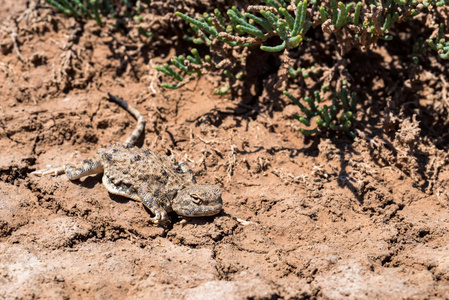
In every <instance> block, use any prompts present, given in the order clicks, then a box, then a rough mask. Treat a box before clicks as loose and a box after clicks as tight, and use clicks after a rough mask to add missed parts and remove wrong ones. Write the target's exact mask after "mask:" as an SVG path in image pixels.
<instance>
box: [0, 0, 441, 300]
mask: <svg viewBox="0 0 449 300" xmlns="http://www.w3.org/2000/svg"><path fill="white" fill-rule="evenodd" d="M8 3H9V4H11V3H12V1H9V2H8V1H5V0H3V1H1V2H0V4H1V5H5V9H4V11H3V12H1V14H0V16H1V18H2V21H1V22H2V23H3V25H4V28H3V31H2V33H3V35H2V36H1V37H0V50H1V51H0V95H1V101H0V298H5V299H15V298H17V299H36V298H42V299H61V298H64V299H87V298H93V299H124V298H132V299H163V298H168V297H172V298H174V299H177V298H178V299H179V298H182V299H279V298H280V299H316V298H317V299H343V298H344V299H393V298H394V299H447V298H449V234H448V231H449V214H448V201H449V191H448V189H447V186H448V183H449V166H448V163H449V157H448V154H447V149H448V142H447V135H446V136H445V135H444V133H445V130H447V127H444V126H441V128H437V129H435V130H437V131H436V133H435V134H434V135H432V134H431V133H432V132H433V131H431V129H429V128H430V127H426V126H427V125H426V124H430V123H431V121H428V120H429V119H430V118H431V117H430V116H429V115H430V114H431V113H434V114H437V112H435V111H437V110H436V109H435V111H432V110H426V111H427V113H424V112H423V111H424V109H423V108H422V107H424V108H425V107H426V106H425V105H429V107H433V106H436V107H437V104H438V103H440V102H438V101H441V99H442V96H441V95H442V94H441V93H442V89H443V87H442V86H441V85H439V84H438V83H436V82H437V81H436V80H434V79H426V78H428V77H425V75H426V74H427V75H428V73H429V72H430V73H432V72H433V73H434V75H436V76H437V77H438V76H439V75H438V70H442V69H443V70H444V69H445V68H446V67H447V63H446V65H441V64H442V62H441V61H436V59H434V61H432V64H433V65H432V66H433V69H431V71H429V69H425V68H424V69H421V70H420V72H421V73H420V74H419V76H420V78H424V79H422V80H421V84H422V88H421V89H420V91H418V92H417V93H416V97H417V98H418V102H419V103H424V104H422V107H421V109H419V107H418V108H417V109H415V110H414V111H413V113H410V114H407V113H404V114H402V115H401V116H400V119H398V120H395V119H394V118H393V119H390V120H388V119H387V121H385V118H386V117H385V116H386V115H388V114H387V113H388V112H387V113H385V111H386V110H385V109H384V108H385V107H386V106H387V105H386V104H385V103H383V104H382V103H381V104H378V105H377V106H376V105H374V106H373V107H372V108H370V109H372V111H366V106H364V107H361V111H362V113H361V115H360V116H358V119H359V120H360V122H361V123H360V124H361V125H359V126H358V127H357V128H356V129H357V131H358V137H357V138H355V140H351V139H350V138H347V137H340V138H326V137H318V138H312V139H305V138H304V137H303V136H302V135H301V134H300V133H299V132H298V128H299V127H300V124H299V122H297V121H296V120H294V119H292V118H291V114H292V113H295V112H297V108H296V107H295V106H294V105H292V104H291V103H289V102H287V101H285V100H284V102H281V103H277V104H276V103H275V102H276V101H277V100H276V99H278V98H279V97H280V93H278V92H267V91H265V90H264V91H263V92H262V93H261V94H260V95H258V97H259V98H258V99H259V102H258V104H257V105H256V104H254V105H253V104H250V105H246V104H244V105H242V104H241V102H240V100H239V99H233V100H232V99H230V98H229V96H221V97H220V96H217V95H214V94H213V88H214V83H215V80H216V78H215V77H213V76H205V77H203V78H201V79H200V80H199V81H195V82H192V83H190V84H188V85H187V86H186V87H184V88H182V89H180V90H175V91H172V90H163V89H161V88H160V87H159V86H158V82H159V81H158V77H157V75H156V73H155V71H154V70H153V69H152V68H151V67H150V64H153V63H158V62H161V61H164V60H166V57H168V56H170V55H172V54H173V53H174V49H175V48H173V47H174V46H173V45H172V44H170V43H166V44H165V46H164V47H165V48H164V47H162V46H161V47H162V48H161V49H163V50H160V49H158V50H151V51H150V52H148V53H146V54H142V53H143V51H142V52H133V53H132V54H129V53H130V52H131V50H136V49H135V48H132V47H131V46H129V47H128V46H127V45H125V44H123V40H124V38H123V37H121V36H120V35H119V34H118V33H117V36H118V39H117V40H113V39H111V38H110V37H108V36H107V35H106V33H105V31H104V30H103V31H101V30H98V28H96V25H95V23H94V22H88V23H87V24H86V25H85V26H84V27H83V30H81V31H79V30H78V28H79V26H78V25H76V23H74V22H73V21H72V20H69V19H66V18H64V17H61V16H55V15H53V14H50V12H49V11H48V10H45V9H40V10H38V11H37V12H36V11H33V12H30V13H29V14H27V18H28V19H29V20H28V21H27V18H22V20H21V21H20V22H19V23H18V24H17V25H11V24H14V23H12V22H11V17H12V16H13V15H14V14H16V16H17V15H18V14H20V13H21V12H22V11H23V9H24V8H25V5H24V3H23V2H21V3H17V4H16V5H11V6H10V7H8V5H7V4H8ZM20 4H21V5H22V6H20ZM161 28H164V26H163V24H162V25H161ZM77 30H78V31H77ZM12 32H15V33H16V34H17V39H16V43H15V45H14V39H12V38H11V33H12ZM161 45H164V44H163V43H161ZM170 45H172V46H170ZM125 46H126V47H125ZM16 47H17V48H16ZM139 49H141V48H139ZM127 51H129V52H127ZM158 51H159V52H158ZM376 51H378V53H382V49H380V50H376ZM161 53H162V54H161ZM127 55H129V56H127ZM359 55H360V54H359ZM362 59H363V57H362ZM377 59H378V60H379V61H378V62H379V65H381V66H382V67H383V68H384V69H385V70H386V71H385V72H386V73H385V74H387V75H386V76H388V74H392V73H393V72H395V70H396V69H395V70H393V66H392V64H391V63H390V59H389V57H388V56H386V57H384V58H377ZM354 61H356V59H354ZM389 72H390V73H389ZM401 74H402V73H401ZM446 74H447V73H446ZM446 76H447V75H446ZM432 78H433V77H432ZM387 81H388V80H387V79H386V77H383V78H377V79H375V80H374V81H373V86H371V87H370V88H371V92H372V91H376V93H372V94H371V96H366V97H365V98H366V99H367V100H366V102H364V103H365V104H366V103H369V101H371V100H372V101H377V100H378V99H380V98H381V97H382V95H383V94H382V92H381V91H382V90H386V85H385V82H387ZM398 89H399V88H398ZM401 91H403V90H401ZM107 92H110V93H113V94H116V95H118V96H120V97H122V98H124V99H126V100H128V101H129V102H130V103H131V104H132V105H135V106H136V107H137V108H138V109H139V110H140V111H141V112H142V113H143V114H144V116H145V118H146V120H147V127H146V132H145V143H144V146H145V147H147V148H150V149H153V150H154V151H157V152H159V153H163V154H167V155H174V156H175V157H176V158H177V159H178V160H180V161H184V162H186V163H187V164H188V165H189V166H190V167H191V168H192V169H193V170H194V172H195V174H196V176H197V179H198V181H199V182H200V183H213V184H217V185H219V186H220V187H221V188H222V189H223V201H224V208H223V211H222V212H221V213H220V214H219V215H217V216H215V217H205V218H198V219H188V220H187V222H186V223H185V224H182V222H181V218H179V217H177V216H176V215H174V214H172V215H170V217H171V220H172V224H171V225H170V226H168V227H165V228H164V227H157V226H154V225H152V224H151V223H150V222H149V218H150V217H151V215H150V214H149V212H148V211H146V210H145V209H144V208H143V206H142V205H141V204H140V203H138V202H135V201H132V200H129V199H126V198H122V197H118V196H114V195H111V194H109V193H108V192H107V190H106V189H105V188H104V187H103V185H102V183H101V176H100V175H97V176H91V177H88V178H85V179H82V180H80V181H75V182H70V181H69V180H68V179H67V178H66V177H65V176H60V177H46V178H40V177H36V176H30V175H29V173H30V172H31V171H33V170H36V169H40V168H45V166H46V165H52V166H58V165H62V164H64V163H68V162H79V161H81V160H83V159H85V158H89V157H91V156H93V155H94V153H95V152H96V150H97V149H98V148H99V147H100V146H103V145H107V144H109V143H111V142H117V141H123V140H124V139H125V138H126V136H127V135H128V134H129V133H130V132H131V131H132V129H133V128H134V125H135V121H134V120H133V119H132V118H131V117H130V116H129V115H128V114H127V113H126V112H124V111H123V110H121V109H120V108H118V107H117V106H116V105H114V104H111V103H109V102H108V101H106V99H105V97H106V94H107ZM438 99H440V100H438ZM273 103H275V104H273ZM426 103H427V104H426ZM435 103H437V104H435ZM365 104H364V105H365ZM276 105H277V106H281V108H278V109H276ZM432 105H433V106H432ZM273 107H274V108H275V109H271V108H273ZM363 111H365V112H363ZM440 111H441V110H440ZM383 113H385V114H383ZM412 114H415V115H417V116H418V119H419V121H413V118H412ZM446 117H447V115H446ZM426 118H427V119H426ZM434 119H436V117H435V118H434ZM387 125H391V126H393V130H387V129H385V128H387V127H388V126H387ZM416 128H421V131H420V130H416ZM438 130H440V131H438ZM429 136H430V137H429ZM434 136H442V137H443V139H441V140H439V141H437V142H436V138H433V137H434ZM445 137H446V140H445V139H444V138H445Z"/></svg>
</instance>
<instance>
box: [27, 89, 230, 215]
mask: <svg viewBox="0 0 449 300" xmlns="http://www.w3.org/2000/svg"><path fill="white" fill-rule="evenodd" d="M108 95H109V101H111V102H115V103H117V104H118V105H120V106H121V107H122V108H124V109H125V110H127V111H128V112H129V113H130V114H131V115H132V116H133V117H134V118H135V119H136V120H137V125H136V128H135V129H134V131H133V132H132V133H131V135H130V136H129V137H128V138H127V139H126V141H125V142H124V143H123V144H119V143H116V144H111V145H109V146H107V147H103V148H100V149H99V150H98V151H97V154H96V155H95V156H94V157H93V158H90V159H86V160H84V161H82V162H81V163H79V164H75V165H72V164H66V165H64V166H61V167H57V168H51V169H43V170H37V171H34V172H32V173H31V174H34V175H38V176H44V175H59V174H64V173H65V174H66V175H67V177H68V178H69V179H70V180H77V179H79V178H81V177H84V176H88V175H92V174H98V173H103V185H104V186H105V187H106V189H107V190H108V191H109V192H110V193H112V194H115V195H120V196H124V197H127V198H131V199H134V200H137V201H141V202H142V203H143V204H144V205H145V206H146V207H147V208H148V209H149V210H150V211H151V212H152V213H153V214H154V218H151V221H152V222H153V223H155V224H161V223H165V222H167V221H168V220H169V219H168V216H167V213H169V212H171V211H174V212H176V213H177V214H178V215H181V216H186V217H202V216H212V215H215V214H217V213H219V212H220V211H221V208H222V199H221V194H222V192H221V189H220V188H219V187H218V186H216V185H212V184H197V183H196V181H195V177H194V176H193V173H192V171H191V170H190V169H188V168H187V166H186V165H184V164H183V163H177V162H176V161H173V160H172V159H170V158H169V157H167V156H165V155H161V154H158V153H156V152H153V151H151V150H149V149H144V148H138V147H136V146H135V143H136V141H137V140H138V139H139V137H140V136H141V134H142V133H143V131H144V129H145V119H144V117H143V116H142V114H141V113H140V112H139V111H138V110H137V109H136V108H134V107H132V106H131V105H129V104H128V103H127V102H125V101H124V100H123V99H120V98H117V97H115V96H112V95H111V94H108Z"/></svg>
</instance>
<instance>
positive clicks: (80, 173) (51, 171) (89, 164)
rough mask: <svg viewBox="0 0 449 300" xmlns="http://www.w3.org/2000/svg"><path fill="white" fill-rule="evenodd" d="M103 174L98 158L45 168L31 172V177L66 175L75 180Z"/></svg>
mask: <svg viewBox="0 0 449 300" xmlns="http://www.w3.org/2000/svg"><path fill="white" fill-rule="evenodd" d="M102 172H103V165H102V163H101V160H100V158H99V157H97V156H96V157H94V158H89V159H85V160H83V161H82V162H81V163H79V164H77V165H69V164H68V165H65V166H62V167H56V168H47V169H42V170H37V171H34V172H31V174H33V175H37V176H45V175H53V176H56V175H60V174H64V173H65V174H66V175H67V177H68V178H69V179H70V180H76V179H79V178H81V177H84V176H88V175H91V174H98V173H102Z"/></svg>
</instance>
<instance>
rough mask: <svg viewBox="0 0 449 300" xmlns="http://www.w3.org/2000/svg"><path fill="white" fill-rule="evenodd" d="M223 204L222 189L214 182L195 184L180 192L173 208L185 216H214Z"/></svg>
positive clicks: (174, 200)
mask: <svg viewBox="0 0 449 300" xmlns="http://www.w3.org/2000/svg"><path fill="white" fill-rule="evenodd" d="M222 206H223V200H222V199H221V189H220V188H219V187H218V186H216V185H214V184H194V185H191V186H189V187H186V188H185V189H183V190H181V191H179V192H178V194H177V195H176V197H175V198H174V199H173V203H172V209H173V211H174V212H176V213H177V214H178V215H181V216H185V217H203V216H213V215H216V214H218V213H219V212H220V210H221V207H222Z"/></svg>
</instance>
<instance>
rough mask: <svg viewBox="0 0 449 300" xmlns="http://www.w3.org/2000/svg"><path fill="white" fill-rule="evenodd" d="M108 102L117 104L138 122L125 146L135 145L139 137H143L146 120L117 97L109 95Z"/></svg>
mask: <svg viewBox="0 0 449 300" xmlns="http://www.w3.org/2000/svg"><path fill="white" fill-rule="evenodd" d="M108 96H109V98H108V100H109V101H111V102H114V103H117V104H118V105H120V106H121V107H123V108H124V109H125V110H126V111H127V112H129V113H130V114H131V115H132V116H133V117H134V118H135V119H136V120H137V125H136V128H135V129H134V131H133V132H132V133H131V134H130V135H129V137H128V138H127V139H126V141H125V142H124V144H131V145H135V143H136V141H137V140H138V139H139V137H140V136H141V135H142V132H143V131H144V129H145V119H144V117H143V116H142V114H141V113H140V112H139V111H138V110H137V109H136V108H135V107H132V106H131V105H129V104H128V103H127V102H126V101H125V100H123V99H121V98H118V97H115V96H113V95H111V94H110V93H108Z"/></svg>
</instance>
